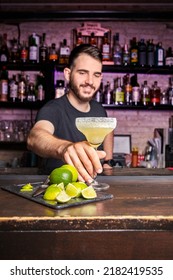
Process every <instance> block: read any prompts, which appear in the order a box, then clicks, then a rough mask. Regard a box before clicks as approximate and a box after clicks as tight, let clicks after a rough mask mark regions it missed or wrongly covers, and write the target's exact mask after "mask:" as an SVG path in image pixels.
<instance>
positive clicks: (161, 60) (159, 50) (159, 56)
mask: <svg viewBox="0 0 173 280" xmlns="http://www.w3.org/2000/svg"><path fill="white" fill-rule="evenodd" d="M164 64H165V55H164V48H163V47H162V43H161V42H159V43H158V44H157V46H156V50H155V65H156V66H164Z"/></svg>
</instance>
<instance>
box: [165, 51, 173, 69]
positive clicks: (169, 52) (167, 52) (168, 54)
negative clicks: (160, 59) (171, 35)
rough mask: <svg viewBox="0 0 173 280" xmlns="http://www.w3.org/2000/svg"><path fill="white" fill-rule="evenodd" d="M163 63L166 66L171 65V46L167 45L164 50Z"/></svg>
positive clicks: (172, 62) (172, 55)
mask: <svg viewBox="0 0 173 280" xmlns="http://www.w3.org/2000/svg"><path fill="white" fill-rule="evenodd" d="M165 65H167V66H172V65H173V51H172V48H171V47H169V48H168V49H167V51H166V57H165Z"/></svg>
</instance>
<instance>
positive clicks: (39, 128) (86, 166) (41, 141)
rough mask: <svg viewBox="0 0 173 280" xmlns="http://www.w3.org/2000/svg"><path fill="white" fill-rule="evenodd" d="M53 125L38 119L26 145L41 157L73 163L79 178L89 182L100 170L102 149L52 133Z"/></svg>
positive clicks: (103, 153) (103, 155)
mask: <svg viewBox="0 0 173 280" xmlns="http://www.w3.org/2000/svg"><path fill="white" fill-rule="evenodd" d="M53 133H54V127H53V125H52V124H51V123H50V122H49V121H43V120H42V121H39V122H37V123H36V124H35V125H34V127H33V128H32V129H31V131H30V133H29V136H28V139H27V145H28V149H30V150H32V151H33V152H35V153H36V154H38V155H39V156H41V157H48V158H57V159H62V160H63V161H64V162H66V163H68V164H71V165H74V166H75V167H76V168H77V170H78V173H79V177H78V179H79V180H82V181H86V182H88V183H90V182H91V181H92V180H93V178H94V177H95V175H96V173H101V172H102V166H101V163H100V159H102V158H104V157H105V152H104V151H97V152H96V151H95V150H94V149H93V148H92V147H91V146H89V144H88V143H87V142H86V141H82V142H77V143H73V142H70V141H67V140H63V139H60V138H57V137H55V136H54V135H53Z"/></svg>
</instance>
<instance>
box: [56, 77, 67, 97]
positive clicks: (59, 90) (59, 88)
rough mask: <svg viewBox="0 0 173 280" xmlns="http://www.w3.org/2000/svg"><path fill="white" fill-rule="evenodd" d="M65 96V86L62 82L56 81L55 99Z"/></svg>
mask: <svg viewBox="0 0 173 280" xmlns="http://www.w3.org/2000/svg"><path fill="white" fill-rule="evenodd" d="M64 94H65V86H64V81H63V80H57V81H56V87H55V98H59V97H61V96H63V95H64Z"/></svg>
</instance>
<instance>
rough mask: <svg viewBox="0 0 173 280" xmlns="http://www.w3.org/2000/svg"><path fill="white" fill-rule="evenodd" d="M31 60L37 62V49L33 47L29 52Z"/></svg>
mask: <svg viewBox="0 0 173 280" xmlns="http://www.w3.org/2000/svg"><path fill="white" fill-rule="evenodd" d="M29 60H34V61H35V60H37V47H35V46H31V47H30V51H29Z"/></svg>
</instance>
